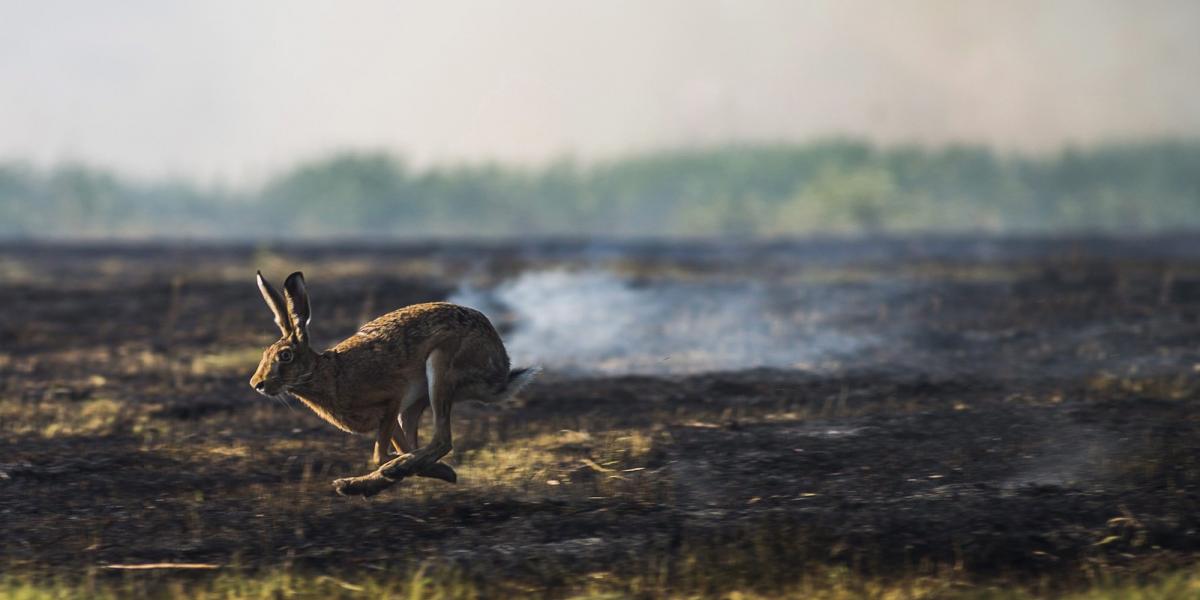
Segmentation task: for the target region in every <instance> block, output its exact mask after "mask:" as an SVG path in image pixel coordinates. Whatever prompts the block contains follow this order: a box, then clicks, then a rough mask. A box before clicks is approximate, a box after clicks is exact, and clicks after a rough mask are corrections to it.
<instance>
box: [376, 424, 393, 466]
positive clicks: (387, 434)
mask: <svg viewBox="0 0 1200 600" xmlns="http://www.w3.org/2000/svg"><path fill="white" fill-rule="evenodd" d="M395 434H396V415H395V413H393V412H391V411H387V412H386V414H385V415H384V417H383V420H381V421H380V422H379V429H378V430H377V431H376V434H375V450H374V452H372V453H371V461H372V462H373V464H374V465H375V466H379V465H382V464H383V463H385V462H387V461H388V451H387V449H388V446H391V444H392V437H393V436H395Z"/></svg>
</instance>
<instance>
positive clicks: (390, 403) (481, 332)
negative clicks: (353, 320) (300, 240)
mask: <svg viewBox="0 0 1200 600" xmlns="http://www.w3.org/2000/svg"><path fill="white" fill-rule="evenodd" d="M258 289H259V290H260V291H261V292H262V295H263V299H264V300H266V302H267V306H269V307H270V308H271V312H272V313H274V314H275V324H276V325H278V326H279V330H280V332H281V333H282V334H283V337H281V338H280V339H279V341H277V342H275V343H274V344H271V345H270V346H268V347H267V349H266V350H265V351H263V357H262V362H260V363H259V365H258V370H256V371H255V372H254V376H253V377H251V378H250V386H251V387H253V388H254V389H255V391H257V392H259V393H262V394H264V395H266V396H272V397H277V396H279V395H281V394H285V393H287V394H291V395H292V396H295V397H296V398H299V399H300V401H301V402H303V403H304V404H305V405H307V406H308V407H309V408H311V409H312V410H313V412H315V413H317V415H319V416H320V417H321V418H322V419H325V420H326V421H328V422H330V423H332V424H333V425H334V426H335V427H337V428H339V429H341V430H343V431H348V432H351V433H361V434H372V435H374V436H375V451H374V454H373V460H374V463H375V464H376V465H381V466H380V468H379V469H378V470H376V471H375V472H374V473H371V474H370V475H366V476H364V477H359V478H351V479H340V480H338V481H335V482H334V485H335V486H336V488H337V490H338V492H339V493H341V494H361V495H364V496H365V495H372V494H376V493H378V492H380V491H382V490H383V489H384V488H386V487H388V486H389V485H391V484H393V483H395V482H396V481H399V480H400V479H403V478H404V477H406V476H408V475H420V476H423V477H432V478H436V479H441V480H443V481H448V482H451V483H453V482H455V481H457V478H458V477H457V475H456V474H455V472H454V469H452V468H451V467H450V466H449V465H446V464H445V463H441V462H438V461H439V460H441V458H442V457H444V456H445V455H446V453H448V452H449V451H450V449H451V436H450V407H451V405H453V404H454V403H455V402H458V401H462V400H480V401H484V402H490V401H497V400H504V399H507V398H509V397H511V396H512V395H514V394H516V393H517V392H518V391H519V390H520V389H521V388H522V387H524V386H525V385H526V384H528V383H529V382H530V380H532V379H533V377H534V376H535V375H536V374H537V372H538V369H536V368H532V369H516V370H510V369H509V360H508V353H507V352H506V351H505V349H504V344H503V343H502V342H501V341H500V335H499V334H497V333H496V329H495V328H494V327H492V324H491V322H490V321H488V319H487V317H485V316H483V314H482V313H480V312H479V311H477V310H474V309H471V308H467V307H465V306H458V305H455V304H449V303H446V302H431V303H428V304H416V305H413V306H408V307H406V308H401V309H399V310H396V311H393V312H390V313H388V314H386V315H383V316H382V317H379V318H377V319H375V320H374V321H371V322H370V323H367V324H366V325H363V326H362V328H361V329H359V330H358V332H357V333H355V334H354V335H353V336H351V337H350V338H349V339H346V340H345V341H343V342H341V343H340V344H338V345H336V346H334V347H333V348H330V349H329V350H326V351H324V352H317V351H316V350H313V348H312V347H311V346H310V345H309V336H308V323H309V320H310V318H311V316H312V312H311V308H310V305H309V302H308V290H307V288H306V287H305V284H304V275H303V274H301V273H299V272H296V273H292V274H291V275H290V276H288V278H287V280H286V281H285V282H284V284H283V295H282V296H281V295H280V294H279V292H277V291H275V288H273V287H271V284H270V283H268V282H267V280H266V279H264V278H263V276H262V272H259V273H258ZM426 407H432V408H433V422H434V430H433V439H432V441H431V442H430V443H429V444H428V445H426V446H423V447H421V446H419V444H418V438H417V426H418V424H419V422H420V420H421V414H422V413H423V412H424V411H425V408H426ZM389 445H391V446H394V447H395V449H396V451H397V452H399V453H400V454H401V456H399V457H398V458H395V459H393V460H391V461H389V462H386V463H385V462H384V461H385V460H386V459H387V458H388V446H389Z"/></svg>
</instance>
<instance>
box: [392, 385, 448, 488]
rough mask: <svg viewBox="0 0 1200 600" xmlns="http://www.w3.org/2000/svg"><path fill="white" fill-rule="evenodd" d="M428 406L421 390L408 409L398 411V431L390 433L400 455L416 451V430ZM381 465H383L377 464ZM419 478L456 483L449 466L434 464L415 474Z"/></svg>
mask: <svg viewBox="0 0 1200 600" xmlns="http://www.w3.org/2000/svg"><path fill="white" fill-rule="evenodd" d="M428 406H429V394H428V393H427V391H426V390H424V389H422V390H421V398H420V399H419V400H417V401H416V403H414V404H412V405H410V406H409V407H408V408H406V409H404V410H401V411H400V428H399V431H393V432H392V446H393V447H395V448H396V452H397V453H398V454H400V455H404V454H408V453H410V452H412V451H414V450H416V449H417V442H418V437H417V428H418V427H420V425H421V415H422V414H423V413H424V412H425V409H426V408H427V407H428ZM379 464H383V463H379ZM417 475H419V476H421V477H430V478H432V479H440V480H442V481H445V482H447V483H458V473H456V472H455V471H454V468H453V467H451V466H450V465H448V464H446V463H442V462H436V463H433V464H432V465H430V466H429V467H428V468H426V469H425V470H423V471H419V472H417Z"/></svg>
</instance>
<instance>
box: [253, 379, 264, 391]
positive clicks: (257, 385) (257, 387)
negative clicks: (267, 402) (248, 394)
mask: <svg viewBox="0 0 1200 600" xmlns="http://www.w3.org/2000/svg"><path fill="white" fill-rule="evenodd" d="M250 385H252V386H254V391H256V392H261V391H263V389H265V388H266V387H267V382H265V381H260V382H258V383H254V382H253V381H251V382H250Z"/></svg>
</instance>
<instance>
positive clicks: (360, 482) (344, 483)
mask: <svg viewBox="0 0 1200 600" xmlns="http://www.w3.org/2000/svg"><path fill="white" fill-rule="evenodd" d="M396 481H398V480H395V479H388V478H387V477H384V476H383V475H380V474H379V472H378V471H376V472H374V473H370V474H368V475H363V476H361V477H345V478H343V479H338V480H335V481H334V482H333V489H334V490H336V491H337V493H338V494H339V495H342V496H362V497H364V498H367V497H370V496H374V495H375V494H378V493H379V492H382V491H383V490H386V489H387V488H389V487H391V486H392V485H393V484H395V483H396Z"/></svg>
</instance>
